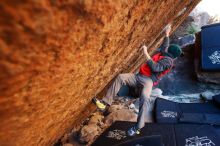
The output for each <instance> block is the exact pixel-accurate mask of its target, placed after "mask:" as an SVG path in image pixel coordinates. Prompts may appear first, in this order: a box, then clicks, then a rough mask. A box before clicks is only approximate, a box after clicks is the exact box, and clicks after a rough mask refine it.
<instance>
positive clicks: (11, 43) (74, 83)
mask: <svg viewBox="0 0 220 146" xmlns="http://www.w3.org/2000/svg"><path fill="white" fill-rule="evenodd" d="M198 2H199V0H194V1H192V0H181V1H180V0H178V1H177V0H167V1H153V0H121V1H116V0H115V1H110V0H106V1H104V0H97V1H95V0H80V1H76V0H72V1H71V0H64V1H61V0H49V1H44V0H37V1H36V0H35V1H27V0H10V1H9V0H2V1H1V3H0V13H1V15H0V97H1V98H0V119H1V126H0V145H4V146H11V145H14V146H20V145H29V146H31V145H41V146H48V145H53V144H54V143H55V142H56V140H57V139H58V138H60V137H61V136H62V135H63V134H64V132H66V131H68V130H70V129H71V128H72V127H73V126H74V125H75V124H77V123H78V122H79V121H81V120H82V119H83V118H84V117H86V116H87V115H88V113H89V112H91V110H90V109H89V108H87V104H88V103H89V102H90V101H91V98H92V97H93V96H94V95H96V94H98V93H99V92H100V91H102V90H103V89H104V87H105V86H106V84H107V83H108V82H109V81H110V80H112V79H113V78H114V76H115V75H116V74H118V73H119V72H122V71H124V72H131V71H134V70H136V69H137V67H138V66H139V65H140V64H141V63H142V62H143V58H142V55H140V53H141V51H140V50H138V46H139V45H140V43H141V42H142V41H143V39H145V40H146V42H147V44H149V47H150V48H151V49H152V50H153V49H154V47H155V46H157V45H159V44H158V43H156V42H159V40H161V30H162V29H163V28H164V27H165V26H166V24H168V23H169V22H173V24H174V29H175V28H176V27H177V26H178V25H179V24H180V23H181V22H182V20H183V19H184V18H185V17H186V16H187V15H188V14H189V12H190V11H191V10H192V9H193V8H194V7H195V6H196V4H197V3H198ZM85 109H86V110H85Z"/></svg>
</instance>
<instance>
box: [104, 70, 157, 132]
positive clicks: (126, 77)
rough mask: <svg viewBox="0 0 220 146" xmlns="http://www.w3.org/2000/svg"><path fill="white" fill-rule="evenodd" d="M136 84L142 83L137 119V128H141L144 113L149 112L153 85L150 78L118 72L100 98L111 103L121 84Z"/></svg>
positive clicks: (134, 85)
mask: <svg viewBox="0 0 220 146" xmlns="http://www.w3.org/2000/svg"><path fill="white" fill-rule="evenodd" d="M138 84H142V85H143V89H142V91H141V96H140V105H139V114H138V119H137V128H140V129H141V128H143V127H144V124H145V115H146V114H149V111H148V109H149V107H150V106H152V105H150V104H151V99H150V94H151V91H152V87H153V81H152V80H151V78H148V77H144V76H141V75H135V74H131V73H128V74H119V75H118V77H117V78H116V79H115V81H114V82H113V83H112V85H111V86H110V88H109V89H108V91H107V94H106V96H105V97H104V98H103V99H102V100H103V101H104V102H105V103H107V104H109V105H111V104H112V102H113V101H114V98H115V97H116V95H117V93H118V92H119V90H120V88H121V87H122V86H123V85H128V86H131V87H136V86H137V85H138Z"/></svg>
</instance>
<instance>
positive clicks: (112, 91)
mask: <svg viewBox="0 0 220 146" xmlns="http://www.w3.org/2000/svg"><path fill="white" fill-rule="evenodd" d="M170 31H171V26H168V27H167V28H166V29H165V35H166V36H165V38H164V41H163V44H162V45H161V47H160V48H159V51H158V52H157V53H156V54H155V55H153V56H152V58H151V57H150V55H149V54H148V50H147V47H146V46H145V45H143V46H142V47H141V49H143V53H144V56H145V58H146V63H144V64H143V65H142V66H141V67H140V70H139V73H137V74H132V73H127V74H119V75H118V77H117V78H116V79H115V81H114V82H113V84H112V85H111V86H110V88H109V89H108V91H107V94H106V96H105V97H104V98H103V99H102V100H99V99H97V98H93V101H94V103H95V104H96V105H97V107H98V108H99V109H101V110H105V109H106V107H107V106H110V105H111V104H112V102H113V100H114V98H115V97H116V95H117V93H118V92H119V90H120V88H121V87H122V86H123V85H128V86H132V87H139V86H141V87H142V90H141V94H140V106H139V113H138V119H137V123H136V125H134V126H133V127H131V128H130V129H129V130H128V132H127V133H128V135H129V136H134V135H136V134H140V131H141V128H143V127H144V124H145V119H144V117H145V115H146V113H147V112H148V107H149V106H150V94H151V90H152V87H153V86H154V85H156V84H158V81H159V80H160V79H161V77H162V76H164V75H165V74H167V73H168V72H169V71H170V70H171V69H172V67H173V61H174V60H175V59H176V58H177V57H179V56H180V55H181V54H182V50H181V48H180V47H179V46H178V45H175V44H172V45H169V35H170Z"/></svg>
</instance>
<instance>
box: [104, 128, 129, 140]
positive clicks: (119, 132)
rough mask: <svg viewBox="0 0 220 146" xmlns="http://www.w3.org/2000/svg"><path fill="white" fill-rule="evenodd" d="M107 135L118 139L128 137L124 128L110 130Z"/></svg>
mask: <svg viewBox="0 0 220 146" xmlns="http://www.w3.org/2000/svg"><path fill="white" fill-rule="evenodd" d="M107 137H108V138H113V139H116V140H121V139H124V138H126V132H125V131H122V130H118V129H115V130H113V131H109V132H108V135H107Z"/></svg>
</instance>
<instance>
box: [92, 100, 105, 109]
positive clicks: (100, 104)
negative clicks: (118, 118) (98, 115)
mask: <svg viewBox="0 0 220 146" xmlns="http://www.w3.org/2000/svg"><path fill="white" fill-rule="evenodd" d="M92 101H93V103H95V105H96V106H97V107H98V109H99V110H101V111H105V109H106V105H105V103H103V102H102V101H101V100H99V99H97V98H95V97H94V98H93V99H92Z"/></svg>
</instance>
